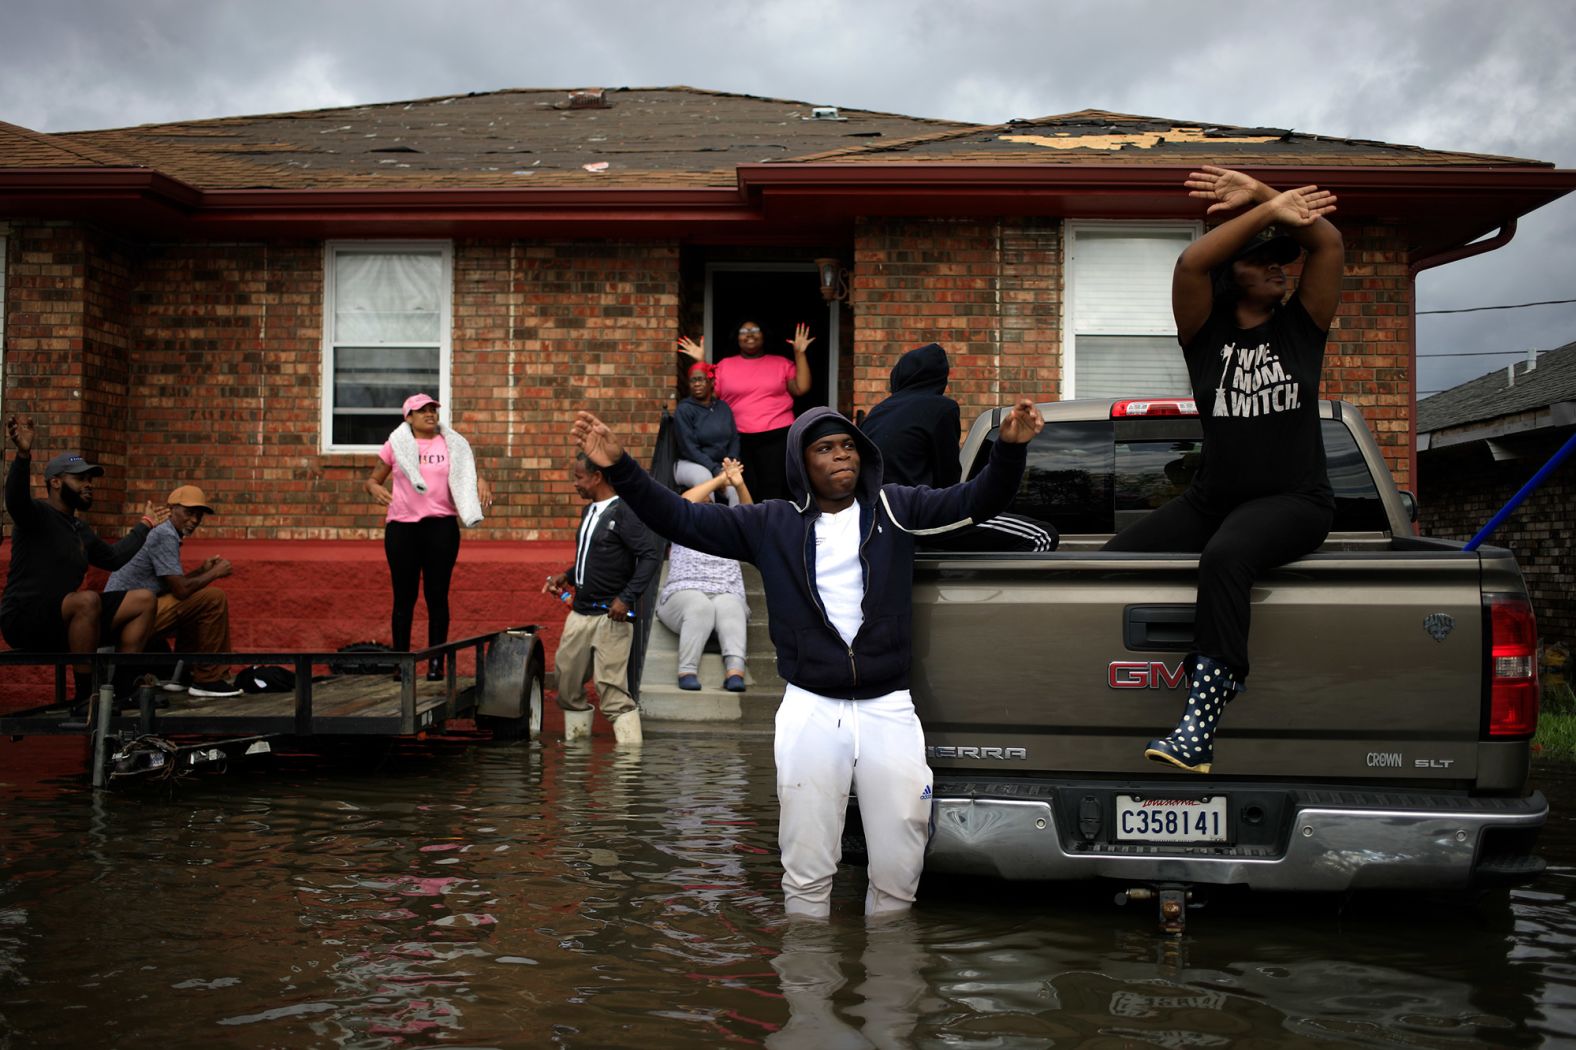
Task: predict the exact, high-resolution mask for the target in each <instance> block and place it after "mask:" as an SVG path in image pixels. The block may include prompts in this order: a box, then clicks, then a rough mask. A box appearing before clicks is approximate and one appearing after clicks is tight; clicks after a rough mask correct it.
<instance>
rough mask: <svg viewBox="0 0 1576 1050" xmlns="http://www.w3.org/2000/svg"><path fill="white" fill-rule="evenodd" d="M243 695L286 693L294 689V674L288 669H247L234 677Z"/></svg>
mask: <svg viewBox="0 0 1576 1050" xmlns="http://www.w3.org/2000/svg"><path fill="white" fill-rule="evenodd" d="M235 684H236V685H238V686H240V688H241V692H243V693H288V692H290V691H291V690H293V689H295V686H296V676H295V672H294V671H292V670H290V668H288V667H266V666H254V667H248V668H247V669H246V670H244V671H242V672H241V673H240V674H238V675H236V676H235Z"/></svg>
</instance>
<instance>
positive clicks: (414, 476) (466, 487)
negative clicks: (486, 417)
mask: <svg viewBox="0 0 1576 1050" xmlns="http://www.w3.org/2000/svg"><path fill="white" fill-rule="evenodd" d="M438 433H440V434H442V435H443V441H444V444H446V445H448V447H449V496H450V497H451V498H452V499H453V500H454V509H455V510H457V511H459V512H460V521H461V522H463V523H464V525H465V527H466V528H471V527H473V526H475V525H476V524H477V523H478V522H480V521H481V520H482V501H481V497H480V496H478V495H477V494H476V458H475V457H474V456H473V455H472V454H471V443H470V442H469V441H466V440H465V439H464V438H463V437H461V436H460V434H459V431H457V430H455V429H454V428H453V427H445V426H439V428H438ZM389 449H390V450H391V451H392V452H393V453H394V465H395V466H396V467H398V468H399V469H400V470H401V471H402V472H404V474H405V476H406V477H407V478H409V479H410V484H411V487H412V488H414V489H415V490H416V491H417V492H420V493H426V491H427V482H426V480H425V479H423V478H422V476H421V460H420V457H419V455H418V454H417V451H416V435H415V433H414V432H413V431H412V430H411V429H410V424H409V423H401V424H400V425H399V426H397V427H395V428H394V432H393V433H391V434H390V435H389Z"/></svg>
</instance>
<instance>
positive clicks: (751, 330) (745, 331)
mask: <svg viewBox="0 0 1576 1050" xmlns="http://www.w3.org/2000/svg"><path fill="white" fill-rule="evenodd" d="M739 334H740V335H760V334H761V330H760V329H759V328H757V327H755V326H754V325H752V324H751V325H745V326H744V327H743V328H741V329H739Z"/></svg>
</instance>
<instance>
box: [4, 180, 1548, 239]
mask: <svg viewBox="0 0 1576 1050" xmlns="http://www.w3.org/2000/svg"><path fill="white" fill-rule="evenodd" d="M1189 170H1191V169H1190V168H1189V167H1179V166H1165V167H1161V166H1132V165H1119V164H1100V165H1079V166H1071V165H1056V166H1048V165H1027V164H1025V165H991V166H984V165H979V164H947V163H923V164H913V163H902V162H877V163H865V164H826V163H803V164H799V163H783V164H750V165H741V166H740V167H739V168H738V186H737V188H732V189H720V188H710V189H707V188H698V189H687V188H686V189H673V188H653V189H627V188H622V189H619V188H608V189H595V190H592V189H587V190H567V189H524V188H522V189H449V188H444V189H430V190H421V189H418V190H344V189H333V190H209V191H201V190H198V189H196V188H194V187H192V186H190V185H188V184H186V183H183V182H181V181H179V180H177V179H173V178H170V177H169V176H167V175H163V174H161V173H159V172H157V171H154V170H152V169H146V168H99V169H93V170H75V169H58V168H56V169H49V168H21V169H9V170H7V169H0V211H9V212H12V213H13V214H15V213H21V214H46V215H57V216H70V215H77V214H91V215H93V216H94V217H96V218H98V219H101V220H110V221H113V219H114V218H115V217H116V216H117V215H121V214H123V213H124V214H125V217H126V218H127V219H128V220H129V221H132V222H135V221H137V220H138V219H140V220H142V221H149V220H150V219H153V218H155V217H159V216H162V217H163V218H165V219H168V218H169V217H171V216H170V212H172V211H173V212H175V213H176V216H175V217H178V218H181V219H184V220H185V222H186V223H187V224H189V227H190V228H191V229H193V230H206V231H216V230H220V229H226V228H228V229H248V230H258V229H265V228H269V229H271V228H274V227H278V228H280V229H282V230H283V229H291V230H293V231H294V232H310V233H316V234H322V235H334V234H343V233H355V234H359V235H373V236H376V235H380V234H381V235H401V236H404V235H410V234H412V233H417V232H421V231H427V232H429V234H430V235H436V236H448V235H454V234H456V233H461V232H464V233H469V234H475V233H480V232H487V231H492V232H497V233H500V234H505V233H518V232H520V231H522V230H526V229H530V230H551V231H553V232H555V233H558V232H574V231H576V230H581V231H583V232H585V233H586V234H587V235H593V236H605V235H615V234H617V233H618V232H619V230H620V229H622V230H626V231H628V232H631V233H633V232H637V231H638V232H640V233H642V234H651V233H653V232H654V231H656V230H671V231H674V232H676V233H677V234H678V235H680V236H683V235H685V233H686V232H693V231H690V230H689V226H690V224H697V230H709V231H711V232H717V231H720V230H723V229H726V228H733V229H737V230H739V232H741V233H742V232H745V231H746V230H749V229H753V230H755V231H763V230H765V229H766V228H770V227H776V226H782V227H783V228H784V229H785V230H789V231H791V230H792V229H795V228H798V227H799V226H800V225H802V224H803V223H805V222H816V223H822V224H832V225H835V224H837V223H839V222H843V221H846V220H848V219H850V218H852V217H854V216H856V215H860V214H878V215H879V214H886V215H894V214H940V215H945V214H958V215H969V216H992V215H1005V214H1020V215H1021V214H1027V215H1034V214H1039V215H1046V216H1076V217H1089V216H1095V215H1098V216H1103V217H1109V218H1164V217H1172V218H1195V217H1197V214H1198V210H1199V209H1198V207H1197V204H1196V203H1195V202H1192V201H1190V200H1189V199H1188V198H1187V197H1186V195H1184V194H1182V193H1181V192H1179V187H1180V186H1181V183H1182V180H1183V178H1184V177H1185V176H1186V174H1187V172H1188V171H1189ZM1247 170H1249V171H1250V172H1252V173H1254V174H1259V175H1262V176H1264V177H1265V178H1267V179H1272V180H1274V181H1275V183H1276V184H1278V185H1297V184H1305V183H1318V184H1320V185H1323V186H1327V187H1330V188H1333V189H1335V190H1337V192H1339V193H1340V194H1341V197H1342V210H1343V211H1344V212H1345V213H1347V214H1349V215H1354V216H1365V215H1386V216H1390V217H1397V218H1400V217H1405V218H1411V219H1414V220H1423V219H1428V218H1437V216H1432V215H1430V211H1431V209H1434V208H1435V207H1436V206H1437V205H1438V204H1439V203H1440V202H1441V201H1444V200H1448V201H1450V202H1452V206H1453V207H1456V208H1460V207H1461V206H1463V205H1471V204H1473V203H1479V204H1481V205H1482V206H1483V208H1484V211H1485V213H1490V212H1491V213H1493V214H1492V215H1489V214H1485V215H1484V216H1482V218H1483V219H1484V221H1489V222H1491V225H1492V224H1497V222H1502V221H1504V220H1505V219H1508V218H1511V217H1514V216H1515V215H1520V214H1524V213H1526V212H1527V211H1531V210H1532V209H1534V208H1537V207H1540V206H1541V205H1543V204H1547V203H1548V202H1550V201H1552V200H1555V199H1557V198H1559V197H1561V196H1563V195H1565V194H1566V193H1568V192H1570V191H1571V190H1572V189H1576V171H1573V170H1565V169H1554V168H1543V167H1538V168H1522V167H1517V168H1502V167H1493V166H1484V167H1478V166H1465V165H1453V166H1450V167H1443V168H1435V167H1400V166H1396V167H1390V166H1373V167H1359V166H1350V167H1333V166H1332V167H1273V166H1265V167H1258V168H1249V169H1247ZM1457 217H1458V218H1459V217H1461V216H1457Z"/></svg>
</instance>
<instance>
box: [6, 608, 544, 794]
mask: <svg viewBox="0 0 1576 1050" xmlns="http://www.w3.org/2000/svg"><path fill="white" fill-rule="evenodd" d="M536 632H537V628H536V627H534V626H528V627H516V628H510V629H508V630H503V631H498V632H496V633H493V634H485V635H477V636H474V637H471V638H463V639H460V640H457V641H452V642H447V643H445V644H443V645H438V646H432V647H430V648H427V649H421V650H415V651H412V652H408V653H402V652H342V651H341V652H331V653H329V652H251V653H113V652H99V653H93V654H80V653H16V652H7V653H0V676H7V677H8V676H9V675H8V670H7V669H9V668H14V667H27V666H34V667H37V666H52V667H53V668H54V671H55V699H54V702H53V703H50V704H46V705H43V706H40V707H34V708H31V709H29V710H24V711H17V712H13V713H10V714H6V715H0V736H9V737H11V738H12V739H22V738H24V737H29V736H65V735H71V736H86V737H87V738H89V740H90V742H91V744H92V752H93V786H94V787H96V788H101V787H104V786H106V785H107V784H108V782H109V781H110V780H111V779H114V778H115V777H120V776H131V775H137V774H142V773H148V772H154V771H160V770H162V771H164V772H166V773H168V772H170V771H181V770H183V769H189V768H195V767H197V766H199V765H202V764H203V763H205V762H212V761H216V760H217V759H218V758H222V757H228V756H232V755H234V754H236V753H238V752H239V753H242V754H256V753H260V752H265V751H267V750H269V749H270V745H269V743H268V741H269V740H270V739H272V738H276V737H292V738H296V739H304V738H315V737H409V736H414V735H416V734H417V733H421V732H431V731H437V730H440V729H441V728H443V727H444V726H445V725H446V724H448V723H449V722H452V721H454V720H456V719H468V718H474V719H475V720H476V722H477V723H478V725H479V726H481V727H484V728H488V729H491V730H492V731H493V733H494V735H495V736H504V737H509V738H526V739H529V738H531V737H533V736H535V735H536V734H538V733H540V732H541V727H542V698H543V679H544V677H545V659H544V654H543V650H542V644H541V641H540V639H539V638H538V637H537V635H536ZM466 649H472V650H474V651H475V667H476V674H475V676H474V677H472V676H461V675H459V674H458V671H457V665H458V663H459V660H458V655H459V653H460V652H462V651H464V650H466ZM439 657H448V659H447V660H446V661H445V662H446V665H447V675H446V677H445V678H444V680H443V681H438V682H429V681H427V680H426V678H425V676H424V675H421V674H418V673H417V669H418V667H420V666H421V665H423V664H425V663H426V662H427V661H428V660H430V659H436V658H439ZM172 660H178V661H184V662H185V663H186V664H187V665H189V666H194V665H198V664H223V665H226V666H242V665H246V666H251V665H272V666H284V667H287V668H289V669H290V670H292V671H293V672H294V674H295V687H294V689H292V690H290V691H281V692H265V693H242V694H241V695H240V696H230V697H197V696H192V695H191V694H190V693H186V692H180V693H169V692H164V691H162V690H160V689H159V688H158V687H157V686H156V685H152V684H144V685H141V686H139V688H138V689H137V693H136V695H135V697H134V698H133V701H134V702H126V703H130V706H120V705H117V704H116V703H115V698H114V689H113V687H112V686H111V685H109V684H108V683H109V682H110V681H111V680H112V678H113V673H114V668H115V667H117V666H122V667H130V668H131V669H132V670H133V671H135V670H136V669H137V668H139V667H146V668H149V669H150V670H152V669H153V668H155V667H159V666H167V665H168V664H169V663H170V661H172ZM84 663H86V664H90V665H91V667H92V669H93V676H94V681H95V683H103V684H100V685H99V686H98V688H97V691H96V695H95V699H94V701H93V702H92V703H91V705H90V709H89V710H88V711H87V712H86V713H85V714H74V713H73V712H72V707H71V702H70V699H69V698H68V696H67V693H66V689H65V683H66V678H67V669H68V667H69V666H71V665H81V664H84ZM369 665H384V666H383V667H382V669H380V670H379V671H378V672H376V673H363V672H358V671H355V670H350V671H347V670H346V669H347V668H349V669H354V668H357V667H360V668H366V667H368V666H369ZM387 665H393V666H394V667H396V668H398V670H399V677H398V679H397V680H396V679H395V678H394V677H393V676H392V675H391V674H390V673H389V672H388V670H387ZM319 669H326V670H327V672H328V673H327V674H323V673H316V674H315V672H318V671H319ZM161 698H162V699H163V700H164V701H165V703H166V706H162V707H161V706H159V702H160V699H161Z"/></svg>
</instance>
